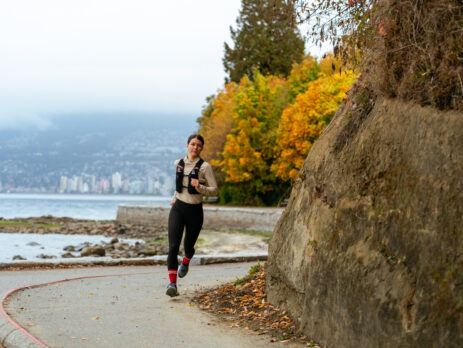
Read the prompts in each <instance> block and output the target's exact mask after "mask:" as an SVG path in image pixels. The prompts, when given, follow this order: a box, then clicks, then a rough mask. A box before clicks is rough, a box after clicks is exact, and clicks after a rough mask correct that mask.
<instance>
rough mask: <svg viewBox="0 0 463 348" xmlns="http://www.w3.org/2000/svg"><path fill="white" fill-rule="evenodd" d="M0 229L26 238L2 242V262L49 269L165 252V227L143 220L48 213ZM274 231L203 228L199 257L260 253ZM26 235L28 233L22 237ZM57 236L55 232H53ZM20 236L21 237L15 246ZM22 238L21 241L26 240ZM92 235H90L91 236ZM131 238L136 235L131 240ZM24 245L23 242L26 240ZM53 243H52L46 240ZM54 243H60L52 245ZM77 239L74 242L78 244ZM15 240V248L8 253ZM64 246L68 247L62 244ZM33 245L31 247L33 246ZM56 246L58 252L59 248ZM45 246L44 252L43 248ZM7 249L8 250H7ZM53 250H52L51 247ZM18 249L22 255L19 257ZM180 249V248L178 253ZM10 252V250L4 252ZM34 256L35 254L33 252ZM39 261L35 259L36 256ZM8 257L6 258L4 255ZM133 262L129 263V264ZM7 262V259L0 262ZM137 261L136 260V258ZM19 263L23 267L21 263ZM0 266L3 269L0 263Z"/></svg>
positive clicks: (117, 261) (11, 221) (7, 221)
mask: <svg viewBox="0 0 463 348" xmlns="http://www.w3.org/2000/svg"><path fill="white" fill-rule="evenodd" d="M0 233H2V234H3V233H5V234H18V235H19V236H20V235H24V237H26V238H22V237H21V238H19V236H18V237H16V241H15V239H11V243H6V244H5V245H6V248H10V249H9V250H10V255H11V256H8V258H10V257H11V261H7V262H6V263H12V264H13V266H12V267H14V265H15V264H16V263H18V266H19V263H21V262H22V263H23V264H24V263H27V262H32V263H35V264H41V263H44V265H45V266H46V267H47V266H51V267H53V266H54V265H55V264H56V265H61V264H66V265H71V264H76V263H85V264H94V265H98V264H100V263H102V262H103V263H105V262H106V263H107V264H108V265H115V264H121V263H120V262H122V261H123V260H125V261H123V262H122V264H127V262H129V261H127V260H134V261H135V260H136V259H142V260H144V261H140V262H141V264H145V262H153V261H146V260H150V259H151V260H153V257H154V258H157V257H166V255H167V253H168V238H167V228H166V227H165V226H157V225H154V224H152V225H148V226H147V225H144V224H122V223H119V222H118V221H117V220H103V221H98V220H84V219H73V218H67V217H66V218H57V217H52V216H42V217H30V218H17V219H4V218H0ZM48 234H57V235H69V236H72V235H81V236H82V237H83V238H82V240H81V241H77V242H72V239H70V240H69V243H68V242H67V241H66V242H59V243H61V244H59V243H58V240H59V238H56V239H53V241H52V242H50V240H49V239H48V242H47V241H46V240H47V239H46V238H45V240H44V238H42V237H39V236H42V235H48ZM271 234H272V232H269V231H248V230H244V229H242V230H239V229H237V230H231V231H216V230H214V231H212V230H207V229H203V230H202V231H201V234H200V237H199V238H198V242H197V249H198V251H197V256H198V257H200V256H202V255H206V254H207V255H219V254H220V255H222V254H223V255H232V254H233V255H236V254H240V253H244V254H246V255H247V254H252V255H256V254H257V255H262V252H265V253H266V252H267V248H268V240H269V239H270V237H271ZM26 235H30V237H29V236H26ZM85 236H88V237H90V236H91V237H92V239H93V238H94V237H106V238H107V239H106V240H104V241H100V242H97V243H91V242H88V240H87V241H83V240H85ZM57 237H58V236H57ZM18 238H19V240H23V241H22V242H21V243H23V244H22V246H19V244H21V243H19V242H18ZM24 239H25V240H24ZM89 239H90V238H89ZM130 239H138V241H136V242H130ZM55 241H56V242H55ZM26 243H27V244H26ZM47 243H52V244H47ZM56 243H58V247H56V245H55V244H56ZM72 243H74V244H72ZM76 243H77V244H76ZM13 244H17V245H16V248H17V249H16V250H17V251H16V250H13V251H11V250H12V249H15V248H13V246H12V245H13ZM65 244H66V245H65ZM52 245H53V247H52ZM31 248H32V249H33V250H31ZM57 248H58V249H59V250H60V251H57ZM43 249H44V250H43ZM5 250H7V249H5ZM51 250H53V251H51ZM21 251H23V254H22V255H21ZM182 253H183V246H181V248H180V254H182ZM7 255H8V254H7ZM31 255H33V256H31ZM38 259H39V260H38ZM8 260H9V259H8ZM131 262H132V261H130V262H129V264H132V263H131ZM3 263H5V262H3ZM135 263H136V262H135ZM19 267H21V266H19ZM28 267H34V266H28ZM0 268H1V267H0Z"/></svg>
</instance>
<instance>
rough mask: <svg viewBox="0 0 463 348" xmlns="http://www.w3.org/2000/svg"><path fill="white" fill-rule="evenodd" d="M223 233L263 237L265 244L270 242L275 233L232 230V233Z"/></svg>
mask: <svg viewBox="0 0 463 348" xmlns="http://www.w3.org/2000/svg"><path fill="white" fill-rule="evenodd" d="M221 232H222V231H221ZM223 232H225V233H230V234H247V235H248V236H254V237H262V238H263V240H264V241H265V242H268V241H269V240H270V238H271V237H272V234H273V231H254V230H230V231H223Z"/></svg>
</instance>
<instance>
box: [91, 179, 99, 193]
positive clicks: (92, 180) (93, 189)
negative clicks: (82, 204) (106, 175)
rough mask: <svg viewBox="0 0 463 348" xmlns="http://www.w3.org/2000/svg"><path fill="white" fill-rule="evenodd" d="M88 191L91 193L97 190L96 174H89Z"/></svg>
mask: <svg viewBox="0 0 463 348" xmlns="http://www.w3.org/2000/svg"><path fill="white" fill-rule="evenodd" d="M90 192H92V193H96V192H98V187H97V185H96V176H95V175H91V176H90Z"/></svg>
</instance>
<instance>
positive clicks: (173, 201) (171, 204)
mask: <svg viewBox="0 0 463 348" xmlns="http://www.w3.org/2000/svg"><path fill="white" fill-rule="evenodd" d="M174 203H175V199H173V200H172V201H171V202H170V206H171V207H173V206H174Z"/></svg>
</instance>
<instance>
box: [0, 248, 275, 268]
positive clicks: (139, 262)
mask: <svg viewBox="0 0 463 348" xmlns="http://www.w3.org/2000/svg"><path fill="white" fill-rule="evenodd" d="M181 260H182V259H181V258H180V257H179V261H181ZM266 260H267V252H262V253H253V254H244V253H243V254H241V253H239V254H220V255H195V257H194V258H193V259H192V260H191V264H193V265H209V264H214V263H232V262H250V261H266ZM165 264H167V255H158V256H153V257H146V258H130V259H129V258H127V259H111V258H108V257H106V258H99V259H91V260H72V259H61V260H57V259H52V260H46V261H37V262H34V261H14V262H10V263H0V271H2V270H8V269H9V268H38V267H59V266H87V267H91V266H129V265H130V266H149V265H165Z"/></svg>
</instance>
